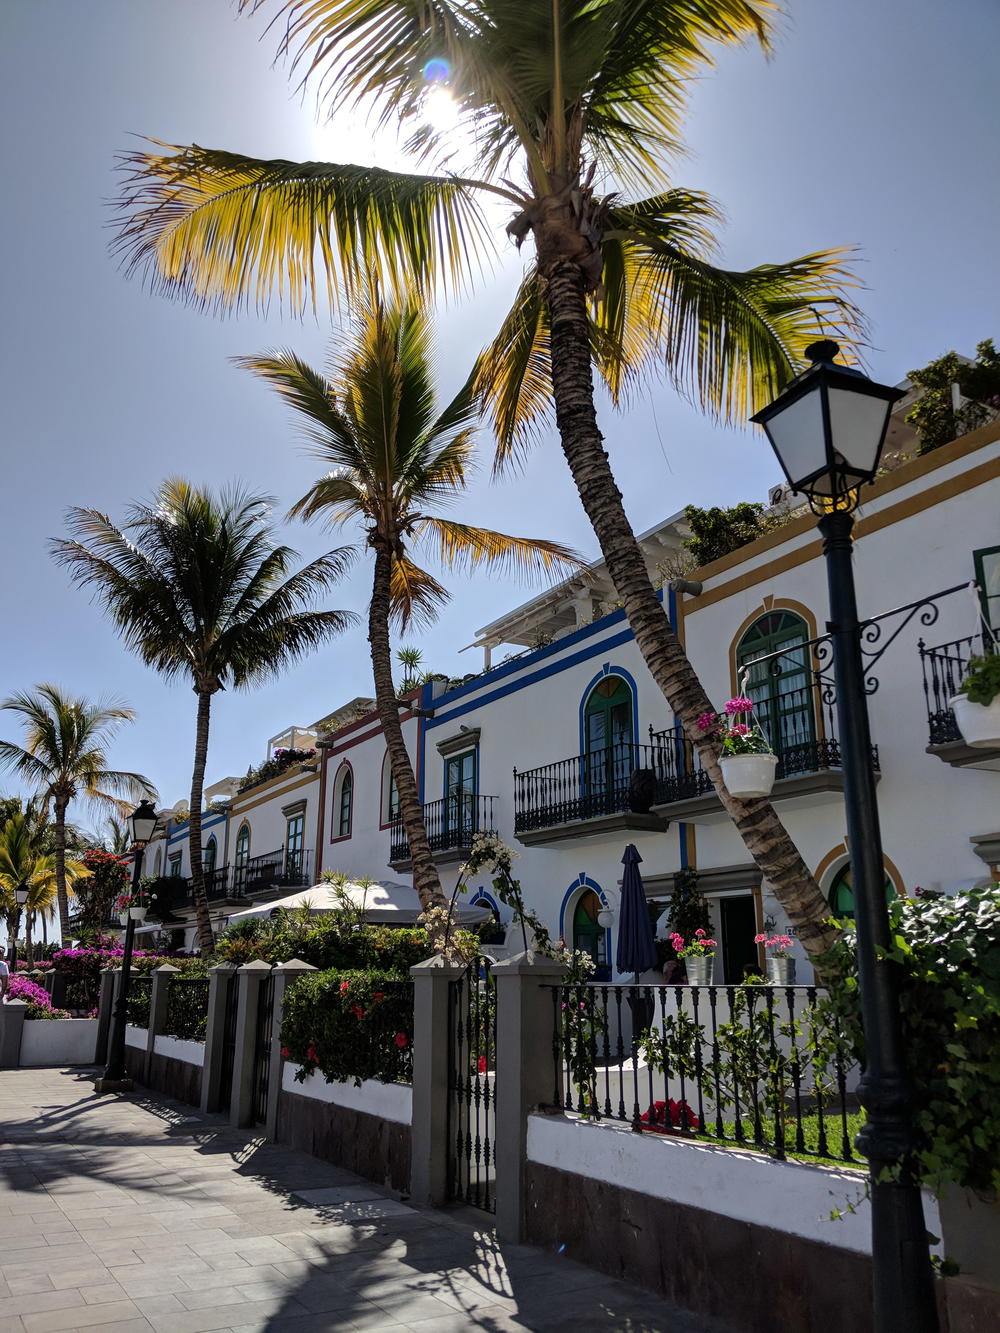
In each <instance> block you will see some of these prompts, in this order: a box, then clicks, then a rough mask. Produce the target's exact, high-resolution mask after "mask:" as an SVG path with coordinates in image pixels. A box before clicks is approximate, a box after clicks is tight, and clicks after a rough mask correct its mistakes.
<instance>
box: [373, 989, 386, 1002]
mask: <svg viewBox="0 0 1000 1333" xmlns="http://www.w3.org/2000/svg"><path fill="white" fill-rule="evenodd" d="M375 999H376V1000H384V999H385V991H382V990H377V991H376V992H375Z"/></svg>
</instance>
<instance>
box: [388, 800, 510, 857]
mask: <svg viewBox="0 0 1000 1333" xmlns="http://www.w3.org/2000/svg"><path fill="white" fill-rule="evenodd" d="M493 799H494V798H493V797H492V796H475V795H473V794H472V793H471V792H459V793H457V794H456V795H454V796H446V797H444V799H443V800H440V801H428V802H427V803H426V804H425V805H424V807H423V812H424V827H425V828H426V829H427V840H428V842H429V843H430V848H431V851H432V852H446V851H452V850H468V848H470V847H471V846H472V838H473V834H476V833H495V832H496V829H495V828H494V825H493ZM409 855H410V847H409V843H408V842H407V840H406V831H405V829H404V828H403V825H402V824H401V823H397V824H393V826H392V831H391V833H390V837H389V859H390V861H405V860H406V858H407V857H408V856H409Z"/></svg>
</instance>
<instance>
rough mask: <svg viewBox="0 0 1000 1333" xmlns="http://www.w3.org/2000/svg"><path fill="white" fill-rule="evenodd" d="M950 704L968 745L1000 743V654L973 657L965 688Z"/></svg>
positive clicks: (966, 674)
mask: <svg viewBox="0 0 1000 1333" xmlns="http://www.w3.org/2000/svg"><path fill="white" fill-rule="evenodd" d="M949 707H950V708H951V711H952V712H953V713H954V714H955V721H956V723H957V724H958V729H959V731H960V732H961V733H962V736H963V737H964V739H965V743H966V745H971V746H973V747H975V748H980V747H982V748H986V747H987V746H988V747H994V746H1000V653H995V652H994V653H986V654H984V655H983V656H982V657H970V658H969V664H968V666H967V667H966V668H965V679H964V680H963V681H962V687H961V689H960V690H959V692H958V694H956V695H955V697H954V698H953V699H951V700H949Z"/></svg>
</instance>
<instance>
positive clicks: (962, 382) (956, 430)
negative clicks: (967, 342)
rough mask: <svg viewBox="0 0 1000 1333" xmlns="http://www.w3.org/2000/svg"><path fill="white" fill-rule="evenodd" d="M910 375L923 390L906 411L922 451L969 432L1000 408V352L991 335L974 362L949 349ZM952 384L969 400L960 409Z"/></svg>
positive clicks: (977, 350)
mask: <svg viewBox="0 0 1000 1333" xmlns="http://www.w3.org/2000/svg"><path fill="white" fill-rule="evenodd" d="M908 378H909V379H910V380H911V381H912V382H913V383H914V384H916V385H918V386H919V387H920V388H921V389H922V391H923V392H922V393H921V395H920V398H919V399H918V401H917V403H916V404H915V405H914V406H913V407H912V408H911V409H910V411H909V412H908V413H907V414H906V420H907V421H908V422H909V423H910V425H911V426H913V427H915V429H916V432H917V434H918V435H919V436H920V448H919V450H918V452H919V453H921V454H927V453H930V452H931V450H932V449H937V448H939V447H940V446H941V445H942V444H948V443H949V441H951V440H954V439H957V438H958V437H959V436H960V435H967V434H968V432H969V431H971V430H976V429H977V428H978V427H979V426H983V425H985V424H986V422H987V421H990V420H992V418H993V417H995V416H996V415H997V413H998V411H1000V353H998V352H997V350H996V348H995V347H994V345H993V339H992V338H984V339H983V341H982V342H981V343H979V344H978V346H977V347H976V359H975V361H969V360H967V359H966V358H965V357H960V356H959V355H958V353H957V352H946V353H945V354H944V356H939V357H938V358H937V360H936V361H930V362H928V364H927V365H926V366H924V367H923V368H922V369H921V370H911V371H910V372H909V374H908ZM953 384H957V385H958V389H959V392H960V393H961V395H962V397H963V398H964V399H965V400H966V401H965V402H963V403H962V404H961V405H960V406H959V407H958V408H957V409H956V408H955V405H954V402H953V400H952V385H953Z"/></svg>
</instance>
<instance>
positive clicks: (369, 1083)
mask: <svg viewBox="0 0 1000 1333" xmlns="http://www.w3.org/2000/svg"><path fill="white" fill-rule="evenodd" d="M297 1068H298V1067H297V1065H296V1064H295V1062H294V1061H292V1060H289V1061H286V1062H285V1064H284V1066H283V1068H282V1072H281V1091H282V1092H290V1093H294V1094H295V1096H297V1097H314V1098H315V1099H316V1100H317V1101H321V1102H328V1103H332V1105H334V1106H345V1107H347V1108H348V1109H349V1110H351V1111H364V1112H365V1114H366V1115H377V1116H379V1117H381V1119H383V1120H392V1121H394V1122H395V1123H396V1124H399V1125H408V1124H410V1122H411V1120H412V1118H413V1089H412V1088H411V1087H410V1085H409V1084H408V1083H379V1082H377V1081H376V1080H375V1079H365V1081H364V1082H363V1083H362V1084H361V1087H360V1088H357V1087H355V1086H354V1080H353V1079H350V1080H348V1081H345V1082H343V1083H341V1082H337V1081H335V1082H333V1083H327V1081H326V1079H325V1078H324V1077H323V1075H322V1074H320V1073H319V1072H318V1071H317V1070H315V1069H314V1070H313V1072H312V1073H311V1074H307V1075H306V1077H305V1079H304V1080H303V1081H302V1082H301V1083H296V1081H295V1074H296V1071H297Z"/></svg>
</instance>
